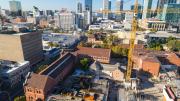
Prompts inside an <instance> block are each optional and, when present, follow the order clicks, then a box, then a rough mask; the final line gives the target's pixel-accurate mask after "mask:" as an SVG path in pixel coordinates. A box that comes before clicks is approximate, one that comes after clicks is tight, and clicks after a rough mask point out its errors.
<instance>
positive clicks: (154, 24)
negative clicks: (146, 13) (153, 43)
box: [139, 18, 168, 31]
mask: <svg viewBox="0 0 180 101" xmlns="http://www.w3.org/2000/svg"><path fill="white" fill-rule="evenodd" d="M139 22H140V23H139V26H140V27H141V28H144V29H146V30H155V31H165V30H166V29H167V28H168V26H167V23H166V21H161V20H159V19H155V18H149V19H143V20H140V21H139Z"/></svg>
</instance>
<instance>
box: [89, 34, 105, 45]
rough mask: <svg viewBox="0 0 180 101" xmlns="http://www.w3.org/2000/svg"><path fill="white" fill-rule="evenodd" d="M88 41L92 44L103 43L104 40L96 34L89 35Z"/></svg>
mask: <svg viewBox="0 0 180 101" xmlns="http://www.w3.org/2000/svg"><path fill="white" fill-rule="evenodd" d="M88 43H92V44H103V41H102V40H100V39H99V38H98V37H97V36H96V35H94V34H93V35H89V36H88Z"/></svg>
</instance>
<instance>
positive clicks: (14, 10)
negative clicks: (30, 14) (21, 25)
mask: <svg viewBox="0 0 180 101" xmlns="http://www.w3.org/2000/svg"><path fill="white" fill-rule="evenodd" d="M9 7H10V11H11V14H12V15H13V16H21V15H22V8H21V2H20V1H15V0H13V1H9Z"/></svg>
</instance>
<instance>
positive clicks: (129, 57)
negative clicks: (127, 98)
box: [125, 0, 138, 82]
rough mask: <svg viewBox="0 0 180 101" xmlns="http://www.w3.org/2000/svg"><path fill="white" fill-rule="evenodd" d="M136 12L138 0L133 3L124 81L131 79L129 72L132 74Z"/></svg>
mask: <svg viewBox="0 0 180 101" xmlns="http://www.w3.org/2000/svg"><path fill="white" fill-rule="evenodd" d="M137 13H138V0H136V1H135V5H134V16H133V21H132V31H131V34H130V35H131V36H130V47H129V53H128V65H127V70H126V75H125V80H126V82H129V81H131V74H132V68H133V61H132V56H133V51H134V46H135V39H136V31H137Z"/></svg>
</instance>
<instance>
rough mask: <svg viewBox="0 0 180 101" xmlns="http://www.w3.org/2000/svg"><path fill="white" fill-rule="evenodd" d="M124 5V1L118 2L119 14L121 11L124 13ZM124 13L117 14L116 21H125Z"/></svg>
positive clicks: (119, 0)
mask: <svg viewBox="0 0 180 101" xmlns="http://www.w3.org/2000/svg"><path fill="white" fill-rule="evenodd" d="M123 3H124V1H123V0H116V4H115V6H116V11H117V12H119V11H123ZM123 15H124V14H123V13H120V14H119V13H117V14H116V20H123Z"/></svg>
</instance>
